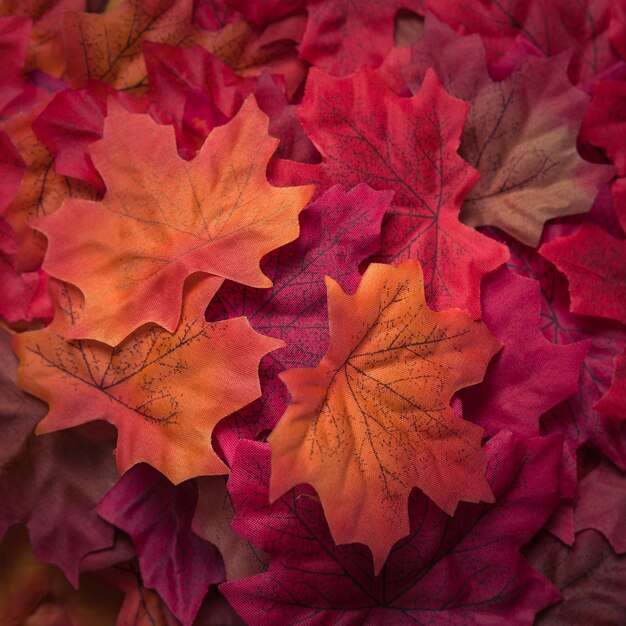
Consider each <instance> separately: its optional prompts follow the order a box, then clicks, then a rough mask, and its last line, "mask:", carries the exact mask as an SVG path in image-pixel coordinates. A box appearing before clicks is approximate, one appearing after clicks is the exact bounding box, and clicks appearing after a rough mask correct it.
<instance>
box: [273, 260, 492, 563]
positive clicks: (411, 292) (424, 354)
mask: <svg viewBox="0 0 626 626" xmlns="http://www.w3.org/2000/svg"><path fill="white" fill-rule="evenodd" d="M326 284H327V289H328V308H329V312H328V317H329V324H330V337H331V339H330V349H329V351H328V352H327V353H326V355H325V356H324V358H323V359H322V361H321V362H320V364H319V365H318V366H317V368H315V369H292V370H287V371H286V372H283V373H282V374H281V376H280V378H281V380H283V382H284V383H285V384H286V385H287V387H288V389H289V392H290V394H291V404H290V406H289V407H288V409H287V411H286V412H285V414H284V415H283V417H282V418H281V420H280V421H279V423H278V425H277V427H276V428H275V429H274V431H273V432H272V434H271V435H270V436H269V437H268V442H269V443H270V445H271V448H272V479H271V483H270V498H271V500H272V501H274V500H276V499H277V498H278V497H280V496H281V495H282V494H284V493H285V492H286V491H288V490H289V489H290V488H291V487H293V486H295V485H297V484H299V483H308V484H311V485H313V486H314V487H315V489H316V491H317V492H318V494H319V496H320V499H321V501H322V505H323V507H324V512H325V514H326V517H327V519H328V523H329V526H330V529H331V532H332V534H333V538H334V539H335V542H336V543H340V544H341V543H349V542H355V541H358V542H361V543H365V544H367V545H369V546H370V548H371V549H372V553H373V555H374V563H375V570H376V572H379V571H380V569H381V568H382V565H383V563H384V561H385V559H386V557H387V555H388V554H389V550H390V549H391V546H392V545H393V544H394V543H395V542H396V541H397V540H398V539H400V538H401V537H404V536H406V535H407V534H408V532H409V521H408V515H407V513H406V502H407V499H408V496H409V494H410V492H411V489H412V488H413V487H414V486H417V487H419V488H420V489H421V490H422V491H423V492H425V493H426V495H428V497H429V498H431V499H432V500H433V501H434V502H435V503H436V504H437V505H438V506H439V507H441V509H443V510H444V511H445V512H446V513H448V514H449V515H452V514H454V511H455V510H456V508H457V505H458V503H459V502H460V501H461V500H463V501H466V502H480V501H484V502H492V501H493V495H492V493H491V490H490V488H489V485H488V484H487V482H486V480H485V477H484V476H485V468H486V457H485V455H484V453H483V451H482V449H481V440H482V432H483V431H482V428H480V427H478V426H476V425H475V424H472V423H471V422H467V421H464V420H462V419H459V418H458V417H456V416H455V414H454V412H453V411H452V409H451V408H450V401H451V398H452V394H453V393H454V392H455V391H457V390H458V389H460V388H462V387H466V386H468V385H473V384H476V383H478V382H480V380H481V379H482V377H483V375H484V372H485V369H486V367H487V364H488V362H489V360H490V359H491V357H492V356H493V355H494V354H495V353H496V352H497V351H498V350H499V349H500V344H499V343H498V342H497V341H496V340H495V339H494V338H493V337H492V336H491V335H490V334H489V332H488V331H487V329H486V328H485V326H484V325H483V324H482V323H480V322H472V320H471V319H470V318H469V316H468V315H467V314H466V313H463V312H460V311H454V310H452V311H445V312H442V313H436V312H433V311H431V310H430V309H429V308H428V306H427V305H426V302H425V300H424V283H423V275H422V270H421V267H420V265H419V263H418V262H416V261H408V262H406V263H404V264H403V265H401V266H400V267H398V268H394V267H391V266H387V265H379V264H372V265H370V266H369V268H368V269H367V271H366V272H365V274H364V276H363V279H362V281H361V284H360V285H359V288H358V289H357V291H356V293H355V294H354V295H353V296H349V295H346V294H345V293H344V292H343V291H342V290H341V288H340V287H339V285H337V283H335V282H334V281H333V280H332V279H327V283H326ZM372 526H374V527H384V528H385V529H386V532H385V534H384V536H383V535H377V536H374V537H373V536H372V532H371V529H372Z"/></svg>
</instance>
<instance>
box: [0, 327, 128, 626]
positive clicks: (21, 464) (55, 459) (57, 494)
mask: <svg viewBox="0 0 626 626" xmlns="http://www.w3.org/2000/svg"><path fill="white" fill-rule="evenodd" d="M16 371H17V361H16V359H15V356H14V355H13V354H12V353H11V348H10V338H9V337H8V335H7V333H5V332H4V331H0V397H2V402H1V403H0V439H1V440H2V442H3V443H2V446H0V502H2V506H0V537H1V536H2V535H4V533H5V531H6V530H7V528H9V526H11V525H12V524H16V523H23V524H25V525H26V526H27V527H28V531H29V534H30V537H31V541H32V543H33V547H34V550H35V555H36V556H37V558H38V559H39V560H40V561H44V562H46V563H53V564H55V565H57V566H58V567H59V568H60V569H61V570H62V571H63V573H64V574H65V575H66V576H67V578H68V579H69V580H70V582H71V583H72V584H73V585H77V584H78V572H79V566H80V562H81V559H82V558H83V557H84V556H85V555H87V554H89V553H91V552H94V551H96V550H103V549H106V548H109V547H110V546H111V545H112V544H113V528H112V527H111V526H110V525H109V524H107V523H106V522H104V521H103V520H102V519H100V517H98V515H96V513H95V511H94V509H95V506H96V503H97V502H98V500H100V498H102V496H103V495H104V494H105V493H106V492H107V491H108V490H109V489H110V488H111V487H112V486H113V485H114V483H115V481H116V480H117V472H116V471H115V462H114V460H113V455H112V450H113V444H112V442H110V441H109V440H108V439H106V438H105V439H104V440H103V439H98V438H95V437H93V436H91V435H90V434H89V432H88V431H87V430H86V429H84V428H83V429H75V430H72V431H68V432H63V433H54V434H52V435H50V436H49V437H35V435H34V434H33V431H34V429H35V426H36V424H37V422H39V421H40V420H41V419H42V417H43V416H44V415H45V413H46V407H45V405H43V404H42V403H41V402H39V401H38V400H35V399H34V398H31V397H30V396H28V395H26V394H25V393H23V392H21V391H20V390H19V389H18V388H17V383H16V382H15V381H16ZM0 623H1V622H0Z"/></svg>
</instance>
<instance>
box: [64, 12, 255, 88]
mask: <svg viewBox="0 0 626 626" xmlns="http://www.w3.org/2000/svg"><path fill="white" fill-rule="evenodd" d="M192 4H193V0H177V1H176V2H172V1H171V0H125V1H124V2H122V3H121V4H120V5H119V6H118V7H116V8H115V9H114V10H113V11H110V12H107V13H103V14H97V13H81V12H69V13H67V14H66V15H65V16H64V32H65V41H66V42H67V76H68V80H69V82H70V84H71V85H72V86H73V87H84V86H85V84H86V83H87V82H88V81H89V80H99V81H103V82H106V83H108V84H109V85H111V86H112V87H115V89H119V90H121V91H126V92H141V91H142V90H145V88H146V87H147V86H148V84H147V78H146V66H145V63H144V60H143V55H142V53H141V44H142V42H144V41H155V42H158V43H170V44H174V45H186V46H189V45H192V44H200V45H202V46H203V47H204V48H206V49H208V50H211V51H212V52H214V53H216V54H218V55H219V56H221V57H223V58H229V57H230V55H232V54H236V52H237V51H238V49H239V47H240V46H241V44H240V42H239V40H240V39H242V36H244V35H246V34H247V31H246V27H245V25H243V24H242V25H241V26H236V25H229V26H226V27H225V28H224V29H222V30H220V31H216V32H212V33H210V32H204V31H201V30H200V29H198V28H197V27H195V26H193V25H192V24H191V11H192Z"/></svg>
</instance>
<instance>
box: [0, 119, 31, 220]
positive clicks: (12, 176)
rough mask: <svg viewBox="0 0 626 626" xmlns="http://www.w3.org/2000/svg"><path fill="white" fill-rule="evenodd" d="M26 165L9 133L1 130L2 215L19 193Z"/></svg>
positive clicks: (0, 198)
mask: <svg viewBox="0 0 626 626" xmlns="http://www.w3.org/2000/svg"><path fill="white" fill-rule="evenodd" d="M25 166H26V164H25V163H24V161H23V160H22V157H21V156H20V153H19V152H18V151H17V150H16V149H15V146H14V145H13V143H12V142H11V140H10V139H9V137H8V135H7V134H6V133H5V132H3V131H0V177H1V179H2V185H1V186H0V215H1V214H2V213H4V211H5V210H6V208H7V207H8V206H9V205H10V204H11V201H12V200H13V199H14V198H15V196H16V195H17V192H18V191H19V188H20V183H21V182H22V176H23V174H24V168H25Z"/></svg>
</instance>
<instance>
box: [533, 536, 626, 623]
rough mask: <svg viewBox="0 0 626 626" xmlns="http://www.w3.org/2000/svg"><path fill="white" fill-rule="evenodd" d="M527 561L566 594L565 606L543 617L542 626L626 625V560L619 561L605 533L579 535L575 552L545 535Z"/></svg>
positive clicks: (555, 608) (559, 605) (555, 607)
mask: <svg viewBox="0 0 626 626" xmlns="http://www.w3.org/2000/svg"><path fill="white" fill-rule="evenodd" d="M527 556H528V560H529V561H530V563H531V564H532V565H533V567H535V568H536V569H538V570H539V571H540V572H541V573H542V574H543V575H544V576H546V577H547V578H549V579H550V580H551V581H552V582H553V583H554V584H555V585H556V586H557V587H558V588H559V589H560V590H561V593H562V594H563V601H562V602H560V603H558V604H555V605H554V606H553V607H550V608H549V609H547V610H546V611H544V612H542V613H541V614H540V615H539V616H538V618H537V621H536V624H537V625H538V626H544V625H545V626H561V625H562V626H571V625H572V624H594V626H595V625H596V624H597V626H613V625H614V624H621V623H622V622H623V621H624V619H626V609H625V608H624V593H626V571H625V568H626V557H624V556H622V557H618V556H617V555H616V554H615V553H614V552H613V550H612V549H611V546H609V545H608V543H607V542H606V540H605V539H604V538H603V537H602V535H600V533H597V532H595V531H593V530H585V531H583V532H580V533H578V534H577V535H576V543H575V544H574V546H573V547H572V548H569V547H567V546H566V545H564V544H562V543H561V542H560V541H559V540H558V539H555V538H554V537H552V536H551V535H548V534H542V535H541V536H540V538H539V539H538V540H537V541H536V542H534V543H533V544H532V545H531V547H530V549H529V550H528V551H527Z"/></svg>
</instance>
